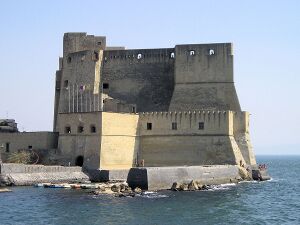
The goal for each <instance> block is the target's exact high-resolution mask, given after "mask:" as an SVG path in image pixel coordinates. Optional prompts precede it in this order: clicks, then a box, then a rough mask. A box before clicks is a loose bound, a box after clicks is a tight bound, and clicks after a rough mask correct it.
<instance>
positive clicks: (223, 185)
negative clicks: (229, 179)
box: [206, 183, 237, 191]
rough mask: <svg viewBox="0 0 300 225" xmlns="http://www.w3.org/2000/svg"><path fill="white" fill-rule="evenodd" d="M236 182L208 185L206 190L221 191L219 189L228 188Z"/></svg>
mask: <svg viewBox="0 0 300 225" xmlns="http://www.w3.org/2000/svg"><path fill="white" fill-rule="evenodd" d="M236 185H237V184H236V183H227V184H218V185H210V186H209V188H208V190H206V191H221V190H229V189H230V188H232V187H234V186H236Z"/></svg>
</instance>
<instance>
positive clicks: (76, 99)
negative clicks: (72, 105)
mask: <svg viewBox="0 0 300 225" xmlns="http://www.w3.org/2000/svg"><path fill="white" fill-rule="evenodd" d="M76 93H77V94H76V109H77V110H76V112H78V84H76Z"/></svg>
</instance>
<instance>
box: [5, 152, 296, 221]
mask: <svg viewBox="0 0 300 225" xmlns="http://www.w3.org/2000/svg"><path fill="white" fill-rule="evenodd" d="M257 160H258V163H265V164H267V165H268V169H269V173H270V175H271V176H272V180H270V181H265V182H242V183H240V184H237V185H221V186H215V187H214V188H212V189H211V190H208V191H198V192H171V191H160V192H146V193H145V194H144V195H143V196H138V197H134V198H132V197H125V198H117V197H113V196H106V195H101V196H94V195H92V194H90V193H88V191H84V190H65V189H44V188H33V187H13V188H11V189H12V190H13V192H10V193H1V194H0V224H3V225H4V224H5V225H9V224H22V225H24V224H30V225H34V224H58V225H71V224H76V225H79V224H86V225H93V224H108V225H114V224H122V225H124V224H137V225H141V224H149V225H150V224H151V225H152V224H153V225H154V224H172V225H174V224H251V225H252V224H272V225H273V224H300V179H299V178H300V156H258V157H257Z"/></svg>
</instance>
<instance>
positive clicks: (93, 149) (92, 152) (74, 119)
mask: <svg viewBox="0 0 300 225" xmlns="http://www.w3.org/2000/svg"><path fill="white" fill-rule="evenodd" d="M58 125H59V132H60V136H59V141H58V151H59V153H60V155H61V158H60V164H61V165H68V164H69V162H70V164H71V165H75V162H76V158H77V157H78V156H83V157H84V164H83V166H85V167H87V168H91V169H98V168H99V165H100V151H99V149H100V146H101V138H100V136H101V113H100V112H91V113H64V114H59V116H58ZM67 126H69V127H71V133H66V131H65V128H66V127H67ZM79 126H82V127H83V132H82V133H80V132H79V131H78V127H79ZM91 126H95V128H96V132H95V133H92V132H91Z"/></svg>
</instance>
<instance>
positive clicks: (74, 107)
mask: <svg viewBox="0 0 300 225" xmlns="http://www.w3.org/2000/svg"><path fill="white" fill-rule="evenodd" d="M72 94H73V107H72V108H73V113H74V111H75V89H74V84H73V92H72Z"/></svg>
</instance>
